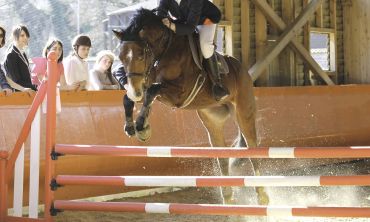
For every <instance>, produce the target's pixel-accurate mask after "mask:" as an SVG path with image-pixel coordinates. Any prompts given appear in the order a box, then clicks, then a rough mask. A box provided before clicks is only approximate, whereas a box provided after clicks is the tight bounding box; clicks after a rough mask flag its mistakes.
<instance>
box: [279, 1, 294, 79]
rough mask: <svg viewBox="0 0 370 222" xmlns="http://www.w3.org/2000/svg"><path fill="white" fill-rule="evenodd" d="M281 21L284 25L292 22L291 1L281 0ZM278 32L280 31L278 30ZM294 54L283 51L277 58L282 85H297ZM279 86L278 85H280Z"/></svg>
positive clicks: (287, 50)
mask: <svg viewBox="0 0 370 222" xmlns="http://www.w3.org/2000/svg"><path fill="white" fill-rule="evenodd" d="M281 8H282V19H283V21H284V22H285V24H290V23H291V22H293V21H294V6H293V0H282V2H281ZM278 30H279V29H278ZM279 31H280V30H279ZM294 60H295V58H294V53H293V52H292V51H291V50H289V49H285V50H284V51H283V52H282V54H281V56H279V63H280V68H279V70H280V74H279V76H280V80H281V83H282V84H283V85H293V86H294V85H297V84H296V69H295V61H294ZM282 84H280V85H282Z"/></svg>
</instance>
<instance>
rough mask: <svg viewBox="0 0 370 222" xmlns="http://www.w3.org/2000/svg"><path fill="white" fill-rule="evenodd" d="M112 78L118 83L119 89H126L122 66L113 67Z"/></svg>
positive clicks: (124, 73)
mask: <svg viewBox="0 0 370 222" xmlns="http://www.w3.org/2000/svg"><path fill="white" fill-rule="evenodd" d="M112 73H113V76H114V78H115V79H116V80H117V81H118V83H119V85H120V88H121V89H126V85H127V75H126V71H125V67H124V66H123V64H122V63H121V64H119V65H117V66H116V67H114V70H113V71H112Z"/></svg>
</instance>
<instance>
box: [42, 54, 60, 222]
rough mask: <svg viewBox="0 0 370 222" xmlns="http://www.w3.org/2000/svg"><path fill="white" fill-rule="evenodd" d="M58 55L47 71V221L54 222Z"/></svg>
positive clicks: (50, 58) (50, 56)
mask: <svg viewBox="0 0 370 222" xmlns="http://www.w3.org/2000/svg"><path fill="white" fill-rule="evenodd" d="M57 59H58V58H57V54H56V53H55V52H53V51H51V52H50V53H49V55H48V69H47V77H48V83H47V113H46V147H45V209H44V211H45V214H44V215H45V220H46V221H53V219H52V217H51V214H50V209H51V206H52V204H53V201H54V192H53V191H52V190H51V188H50V183H51V180H52V179H53V177H54V163H53V161H52V160H51V156H50V154H51V153H52V151H53V150H54V147H55V128H56V84H57V72H58V66H57Z"/></svg>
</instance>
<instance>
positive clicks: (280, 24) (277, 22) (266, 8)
mask: <svg viewBox="0 0 370 222" xmlns="http://www.w3.org/2000/svg"><path fill="white" fill-rule="evenodd" d="M253 2H254V4H255V5H256V6H257V7H258V8H260V9H261V11H262V12H263V13H264V15H265V16H266V18H267V19H268V21H269V22H270V23H271V24H272V25H274V26H276V27H277V28H278V29H279V30H284V29H285V28H286V25H285V23H284V21H283V20H282V19H281V18H280V17H279V16H278V15H277V14H276V13H275V12H274V10H273V9H272V8H271V7H270V5H269V4H267V2H266V1H265V0H253ZM310 4H312V2H311V3H310ZM290 46H292V48H293V49H294V50H295V51H296V52H297V53H298V54H299V55H300V56H301V57H302V58H303V59H304V60H305V61H306V62H307V65H308V66H309V67H310V69H311V70H312V71H313V72H314V73H315V74H317V75H319V76H320V77H321V78H322V79H323V80H324V81H325V82H326V84H328V85H334V83H333V81H332V80H331V79H330V78H329V76H328V75H327V74H326V73H325V72H324V71H323V70H322V69H321V67H320V65H319V64H318V63H317V62H316V61H315V60H314V59H313V58H312V56H311V54H310V53H309V52H308V51H307V49H306V48H305V47H304V46H303V45H302V44H301V43H299V42H298V41H297V40H296V39H293V40H292V41H291V44H290ZM252 68H253V67H252Z"/></svg>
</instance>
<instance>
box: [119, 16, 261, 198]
mask: <svg viewBox="0 0 370 222" xmlns="http://www.w3.org/2000/svg"><path fill="white" fill-rule="evenodd" d="M161 20H162V18H160V17H159V16H157V15H156V14H155V13H154V12H153V11H151V10H147V9H139V10H138V11H137V13H136V14H135V15H134V16H133V18H132V19H131V22H130V24H129V26H128V27H127V28H126V29H125V30H119V31H118V30H114V33H115V35H116V36H117V37H118V39H120V41H121V45H120V53H119V59H120V60H121V62H122V64H123V65H124V67H125V70H126V73H127V81H128V87H127V96H128V98H129V99H131V100H132V101H134V102H138V101H143V106H142V108H141V110H140V113H139V115H138V117H137V119H136V121H135V123H134V122H133V117H132V107H133V102H132V101H129V99H128V98H127V97H126V98H127V99H128V100H127V99H125V102H124V105H125V110H126V109H127V110H126V111H125V112H126V113H125V114H126V115H128V116H127V118H126V128H125V131H126V133H127V134H129V135H132V134H133V132H136V136H137V137H138V138H139V139H140V140H142V141H145V140H147V139H148V138H149V136H150V125H149V122H148V116H149V114H150V108H151V105H152V103H153V101H154V100H155V99H158V100H159V101H160V102H162V103H164V104H166V105H168V106H170V107H176V108H183V109H192V110H196V112H197V114H198V116H199V118H200V120H201V122H202V124H203V125H204V127H205V128H206V130H207V132H208V137H209V141H210V143H211V145H212V146H214V147H225V146H226V143H225V137H224V133H223V129H224V125H225V122H226V121H227V120H228V118H229V117H233V118H234V120H235V122H236V124H237V126H238V128H239V134H240V135H241V139H242V140H244V141H247V145H248V147H256V146H257V136H256V128H255V116H256V105H255V98H254V95H253V82H252V79H251V77H250V75H249V74H248V72H246V71H245V70H243V69H242V68H241V64H240V62H239V61H238V60H237V59H235V58H233V57H231V56H224V58H225V60H226V62H227V64H228V66H229V74H228V76H227V77H224V78H223V80H222V81H223V84H224V85H225V86H226V87H227V88H228V89H229V91H230V95H229V96H228V97H227V98H226V99H224V100H221V101H219V102H217V101H215V100H214V98H213V97H212V82H211V80H210V78H209V77H208V75H205V76H206V78H205V80H204V83H203V85H202V86H201V87H200V88H199V90H198V91H197V93H196V96H195V97H194V98H193V99H192V100H191V101H190V102H189V95H191V94H192V93H193V92H194V85H196V82H199V76H200V75H202V74H204V71H203V70H201V69H200V68H199V67H198V66H197V65H196V63H195V62H194V60H193V57H192V52H191V49H190V47H189V42H188V38H187V36H178V35H176V34H175V33H173V32H172V31H171V30H169V29H168V28H167V27H165V26H164V25H163V24H162V21H161ZM193 94H194V93H193ZM255 161H256V160H252V161H251V160H250V159H230V161H229V159H225V158H224V159H221V158H220V159H219V160H218V164H219V166H220V169H221V172H222V174H223V175H234V176H236V175H244V176H245V175H254V174H255V171H254V166H256V163H255ZM257 193H258V200H259V202H260V204H268V196H267V195H266V193H265V192H264V190H263V188H257ZM222 195H223V198H224V202H227V203H231V202H233V201H234V200H235V199H236V198H235V197H233V194H232V190H231V189H226V188H224V189H222Z"/></svg>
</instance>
